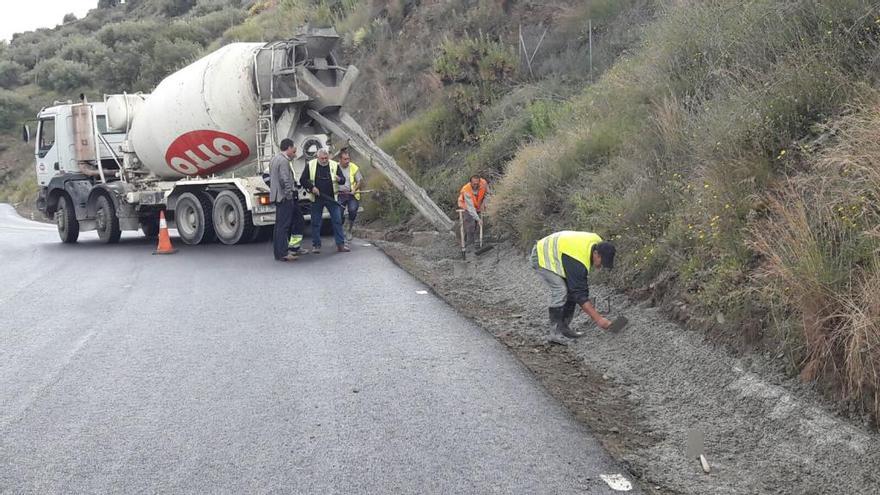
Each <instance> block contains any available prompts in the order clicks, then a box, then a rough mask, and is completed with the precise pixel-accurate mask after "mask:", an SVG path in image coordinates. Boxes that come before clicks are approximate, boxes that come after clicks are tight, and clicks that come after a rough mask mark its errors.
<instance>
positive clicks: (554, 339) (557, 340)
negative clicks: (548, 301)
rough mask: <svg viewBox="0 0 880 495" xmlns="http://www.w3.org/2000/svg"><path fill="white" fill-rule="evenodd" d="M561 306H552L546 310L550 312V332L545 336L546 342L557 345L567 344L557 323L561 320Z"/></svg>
mask: <svg viewBox="0 0 880 495" xmlns="http://www.w3.org/2000/svg"><path fill="white" fill-rule="evenodd" d="M562 311H563V307H562V306H557V307H552V308H550V309H549V310H548V313H549V314H550V334H549V335H548V336H547V342H548V343H550V344H557V345H568V339H566V338H565V336H564V335H562V333H561V332H560V331H559V330H560V329H559V325H561V324H562V323H563V322H562Z"/></svg>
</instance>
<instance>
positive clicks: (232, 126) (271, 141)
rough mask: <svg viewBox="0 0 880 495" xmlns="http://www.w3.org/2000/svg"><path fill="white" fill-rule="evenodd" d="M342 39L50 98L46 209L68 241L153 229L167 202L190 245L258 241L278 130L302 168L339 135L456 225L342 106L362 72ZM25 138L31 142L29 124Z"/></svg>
mask: <svg viewBox="0 0 880 495" xmlns="http://www.w3.org/2000/svg"><path fill="white" fill-rule="evenodd" d="M337 40H338V36H337V35H336V32H335V30H333V29H332V28H328V29H311V30H309V31H307V32H305V33H303V34H302V35H300V36H297V37H295V38H293V39H290V40H284V41H278V42H271V43H232V44H229V45H226V46H224V47H222V48H220V49H218V50H217V51H215V52H213V53H211V54H208V55H207V56H205V57H204V58H202V59H200V60H197V61H196V62H194V63H192V64H191V65H189V66H187V67H184V68H183V69H181V70H179V71H177V72H175V73H173V74H171V75H170V76H168V77H166V78H165V79H164V80H162V81H161V82H160V83H159V84H158V85H157V86H156V88H155V89H154V90H153V92H152V93H150V94H114V95H105V96H104V99H103V101H101V102H88V101H86V100H85V98H84V97H83V96H82V95H81V98H80V99H81V101H80V102H78V103H73V102H70V101H68V102H64V103H59V102H56V104H55V105H53V106H51V107H47V108H43V109H42V110H41V111H40V112H39V114H38V116H37V126H36V135H35V136H34V141H35V145H34V150H35V156H36V164H35V166H36V175H37V181H38V183H39V186H40V193H39V197H38V200H37V206H38V208H39V209H40V210H41V211H42V212H43V213H44V214H45V215H46V216H47V217H48V218H50V219H54V220H55V222H56V224H57V227H58V234H59V236H60V237H61V240H62V241H63V242H65V243H73V242H76V241H77V238H78V236H79V233H80V232H82V231H86V230H97V233H98V237H99V238H100V239H101V241H103V242H105V243H115V242H117V241H118V240H119V238H120V235H121V232H122V231H125V230H138V229H141V230H142V231H143V233H144V234H145V235H147V236H154V235H156V233H157V232H158V228H159V212H160V211H162V210H164V211H166V214H167V217H168V220H169V222H170V223H171V224H172V226H173V227H176V228H177V231H178V234H179V236H180V239H181V240H182V241H183V242H184V243H186V244H201V243H207V242H213V241H215V240H216V241H219V242H221V243H224V244H238V243H243V242H249V241H253V240H256V239H257V238H258V237H260V234H261V232H267V231H268V230H269V227H270V226H272V225H273V224H274V221H275V207H274V205H272V204H271V203H270V201H269V187H268V186H267V184H266V181H265V180H264V174H265V172H266V171H267V169H268V162H269V161H270V160H271V158H272V156H273V155H274V154H275V153H276V152H277V150H278V143H279V142H280V141H281V139H283V138H291V139H292V140H293V141H294V143H295V144H296V146H297V150H298V151H297V155H296V157H295V159H294V160H293V162H292V166H293V167H294V172H295V176H297V177H298V176H299V173H300V172H301V171H302V169H303V167H305V166H306V163H307V161H308V160H311V159H312V158H313V157H314V156H315V154H316V152H317V150H318V149H320V148H323V147H327V146H328V144H330V141H335V140H336V139H339V140H340V141H342V142H344V143H345V145H346V146H351V147H353V148H354V149H355V151H357V152H360V153H361V154H362V155H364V156H365V157H368V159H369V160H370V161H371V162H372V163H373V164H374V167H375V168H376V169H377V170H379V171H380V172H383V173H385V174H386V175H388V177H389V178H390V179H391V182H392V183H394V184H395V185H397V186H398V187H399V188H400V189H401V190H402V191H403V192H404V194H405V195H406V196H407V197H408V198H410V200H411V201H413V203H414V204H415V205H416V207H417V208H418V209H419V211H422V212H423V214H425V215H426V216H427V218H428V219H429V220H431V221H432V222H434V223H435V224H436V225H438V228H440V229H445V230H449V229H450V228H451V227H452V222H451V221H450V220H449V217H448V216H446V215H445V214H444V213H443V212H442V211H441V210H440V208H439V207H437V205H436V204H434V203H433V202H432V201H431V200H430V198H428V196H427V195H426V194H425V193H424V190H422V189H421V188H420V187H418V186H417V185H416V184H415V183H413V181H412V180H411V179H410V178H409V177H408V176H407V175H406V174H405V173H404V172H403V171H402V170H401V169H400V168H399V167H397V166H396V164H395V163H394V161H393V159H391V157H389V156H388V155H386V154H384V153H383V152H382V151H381V150H380V149H379V148H378V147H376V146H375V144H374V143H373V142H372V141H371V140H370V139H369V137H367V136H366V134H364V132H363V130H362V129H361V128H360V127H359V126H358V125H357V123H356V122H354V121H353V120H352V119H351V117H350V116H348V115H346V114H345V113H344V112H343V111H342V106H343V103H344V102H345V98H346V96H347V95H348V92H349V90H350V89H351V87H352V84H353V83H354V81H355V80H356V78H357V74H358V70H357V68H355V67H354V66H347V67H344V66H341V65H339V63H338V62H337V60H336V57H335V56H334V54H333V51H332V49H333V47H334V46H335V44H336V42H337ZM23 135H24V136H23V137H24V139H25V140H30V139H31V131H30V128H29V127H28V126H25V127H24V128H23ZM301 195H302V197H301V199H302V200H303V201H302V204H303V206H307V201H308V199H307V196H306V194H305V192H301ZM306 211H307V210H306ZM316 220H318V219H312V223H313V225H314V224H316V223H317V222H316ZM313 228H314V227H313Z"/></svg>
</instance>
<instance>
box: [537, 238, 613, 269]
mask: <svg viewBox="0 0 880 495" xmlns="http://www.w3.org/2000/svg"><path fill="white" fill-rule="evenodd" d="M600 242H602V238H601V237H599V235H598V234H594V233H592V232H577V231H573V230H563V231H561V232H556V233H555V234H550V235H548V236H547V237H545V238H543V239H541V240H539V241H538V244H537V251H538V266H540V267H541V268H544V269H547V270H550V271H551V272H553V273H555V274H557V275H559V276H560V277H563V278H564V277H565V268H564V267H563V266H562V255H563V254H567V255H568V256H571V257H572V258H574V259H576V260H577V261H580V262H581V263H582V264H583V265H584V266H585V267H587V271H588V272H589V271H590V267H591V266H592V265H593V259H592V256H590V254H591V253H592V251H593V246H595V245H596V244H598V243H600Z"/></svg>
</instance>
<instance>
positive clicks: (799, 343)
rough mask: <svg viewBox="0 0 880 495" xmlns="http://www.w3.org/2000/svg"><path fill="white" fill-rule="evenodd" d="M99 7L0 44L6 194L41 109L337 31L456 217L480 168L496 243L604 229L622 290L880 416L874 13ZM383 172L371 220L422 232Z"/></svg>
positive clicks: (402, 158)
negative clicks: (205, 60)
mask: <svg viewBox="0 0 880 495" xmlns="http://www.w3.org/2000/svg"><path fill="white" fill-rule="evenodd" d="M100 3H101V8H98V9H96V10H93V11H92V12H91V13H90V14H89V15H88V16H87V17H86V18H84V19H79V20H77V19H71V18H66V19H65V21H64V23H63V24H62V25H61V26H59V27H57V28H55V29H51V30H39V31H36V32H32V33H24V34H21V35H17V36H16V38H15V39H13V40H12V42H11V43H9V44H0V88H2V89H0V128H2V130H3V131H4V132H5V133H6V134H7V136H6V137H4V138H3V139H2V140H0V148H2V149H0V200H3V201H23V200H27V198H28V197H29V196H32V194H33V192H34V187H35V186H32V183H33V180H32V178H31V174H32V171H31V170H30V161H29V160H30V159H29V158H28V154H29V151H28V148H27V147H23V146H22V145H19V144H16V143H15V140H14V139H13V138H14V137H16V136H17V124H18V123H19V122H20V121H21V120H22V119H24V118H27V117H29V116H31V115H33V114H34V112H35V111H36V110H37V109H38V107H39V106H40V105H43V104H46V103H47V102H51V100H53V99H68V98H75V97H76V95H78V94H79V93H80V92H85V93H86V94H88V95H90V96H91V97H93V98H96V97H99V95H100V94H101V93H103V92H119V91H129V92H132V91H149V90H150V89H151V88H152V87H153V85H155V83H156V82H158V81H159V80H160V79H161V78H162V77H164V75H166V74H168V73H170V72H172V71H173V70H175V69H177V68H179V67H181V66H183V65H185V64H186V63H188V62H190V61H192V60H194V59H195V58H197V57H198V56H200V55H201V54H203V53H205V52H206V51H210V50H213V49H215V48H217V47H219V46H221V45H222V44H225V43H229V42H233V41H267V40H274V39H280V38H285V37H289V36H292V35H294V34H295V33H296V31H297V30H298V29H299V28H300V27H301V26H302V25H304V24H307V23H308V24H311V25H313V26H315V25H317V26H324V25H334V26H336V27H337V29H338V30H339V32H340V34H341V35H342V37H343V41H342V53H340V58H341V59H342V60H344V61H345V62H346V63H353V64H355V65H357V66H358V67H359V68H360V69H361V73H362V75H361V80H360V82H359V84H358V85H357V89H356V91H355V94H353V95H352V98H351V100H350V101H349V111H350V112H351V113H352V114H353V115H354V117H355V118H356V119H357V120H359V121H360V122H362V123H363V124H364V126H365V128H366V129H367V130H368V131H370V132H371V133H373V134H374V135H380V134H381V135H382V139H381V140H380V144H381V145H382V146H383V147H384V148H385V149H386V151H388V152H390V153H392V154H393V155H394V156H395V158H396V159H397V160H398V162H399V163H400V164H401V165H402V166H403V167H404V168H405V169H406V170H407V171H408V172H409V173H410V174H411V175H412V176H413V177H414V178H415V179H416V181H417V182H418V183H420V184H422V185H424V187H425V188H426V190H427V191H428V192H429V193H430V194H431V195H432V196H433V197H434V198H435V200H437V201H438V203H440V204H441V205H443V206H444V207H445V208H446V209H447V211H449V212H450V213H452V212H453V208H454V200H455V196H456V192H457V189H458V188H459V187H460V185H461V184H462V183H464V181H465V180H466V178H467V176H468V175H470V174H471V173H482V174H484V175H486V176H487V178H488V179H489V180H490V184H491V186H492V189H493V193H494V194H493V195H492V197H491V200H490V205H489V211H488V217H487V219H488V222H489V224H490V226H491V232H492V233H493V235H495V236H496V237H497V238H499V239H502V240H506V241H509V242H511V243H513V244H515V245H517V246H520V247H522V248H527V247H528V246H529V245H530V244H531V243H532V242H534V240H535V239H537V238H539V237H541V236H543V235H546V234H547V233H549V232H552V231H554V230H558V229H579V230H594V231H597V232H599V233H600V234H602V235H603V236H604V237H606V238H610V239H613V240H614V241H615V242H616V243H617V245H618V248H619V252H620V257H619V262H618V263H617V266H618V268H617V269H616V270H615V271H614V272H613V274H612V275H611V276H610V277H607V280H606V281H607V282H608V283H612V284H614V285H615V286H617V287H619V288H621V289H624V290H628V291H630V292H631V293H632V294H634V295H636V296H637V297H644V298H652V299H654V300H655V301H656V302H657V303H658V304H660V305H662V306H664V307H665V308H666V309H668V310H669V311H670V312H671V314H673V315H674V316H676V317H678V318H679V319H681V320H682V321H683V322H686V323H687V325H688V326H690V327H691V328H694V329H698V330H701V331H704V332H706V333H707V335H709V336H710V337H711V338H713V339H716V340H717V341H720V342H723V343H725V344H729V345H731V346H734V347H736V348H739V349H741V350H753V349H759V350H760V351H763V352H768V353H771V354H773V355H778V356H781V359H783V360H784V362H785V364H786V365H787V367H788V369H789V371H790V372H791V373H792V374H797V375H799V376H801V378H802V379H803V380H805V381H815V382H816V383H818V384H819V385H820V386H821V387H822V388H823V389H824V390H825V391H826V392H827V393H828V394H829V396H831V397H834V398H837V399H840V400H841V403H842V404H845V405H846V406H848V407H849V408H850V410H851V411H852V412H869V413H873V414H874V415H875V417H876V415H877V414H880V394H878V389H880V371H878V370H880V323H878V322H880V295H878V294H880V291H878V290H877V289H880V262H878V249H880V232H878V230H877V225H878V220H880V210H878V207H877V204H878V203H877V199H878V198H877V195H878V188H880V175H878V172H877V170H878V166H880V139H878V138H880V131H878V130H877V129H880V93H878V88H877V82H878V81H877V77H878V76H877V74H880V70H878V69H880V56H878V53H880V46H878V45H880V10H878V7H877V6H876V4H875V3H874V2H871V1H868V0H799V1H779V0H776V1H773V0H754V1H748V2H746V1H735V2H733V1H723V0H703V1H690V0H685V1H682V0H577V1H576V0H558V1H554V2H537V1H534V0H521V1H514V0H449V1H430V0H258V1H237V0H198V1H186V0H141V1H137V0H129V1H128V2H126V3H125V4H122V5H119V4H118V2H114V1H112V0H102V1H101V2H100ZM19 163H22V164H24V166H21V165H17V164H19ZM363 165H367V166H369V163H364V164H363ZM370 182H371V189H376V191H377V192H376V193H375V194H373V195H372V196H371V197H370V201H369V202H368V211H367V212H366V215H365V218H368V219H373V220H379V221H381V222H383V223H384V224H385V225H388V226H390V227H393V226H400V225H404V224H408V223H410V222H414V221H417V220H413V218H414V217H415V211H414V209H413V208H411V207H410V206H409V204H408V203H407V202H406V201H405V200H404V199H403V197H402V195H400V194H399V193H397V192H396V190H395V189H394V188H393V187H392V186H391V185H389V184H387V183H385V182H383V180H382V179H381V178H380V177H378V176H377V175H376V174H372V175H371V181H370Z"/></svg>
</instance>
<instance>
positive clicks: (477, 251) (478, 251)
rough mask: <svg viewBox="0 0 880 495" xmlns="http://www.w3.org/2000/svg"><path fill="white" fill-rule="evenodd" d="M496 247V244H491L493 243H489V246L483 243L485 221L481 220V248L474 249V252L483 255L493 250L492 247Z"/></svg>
mask: <svg viewBox="0 0 880 495" xmlns="http://www.w3.org/2000/svg"><path fill="white" fill-rule="evenodd" d="M494 247H495V246H493V245H491V244H490V245H488V246H484V245H483V222H480V248H479V249H477V250H476V251H474V254H476V255H477V256H479V255H481V254H483V253H485V252H487V251H491V250H492V248H494Z"/></svg>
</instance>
